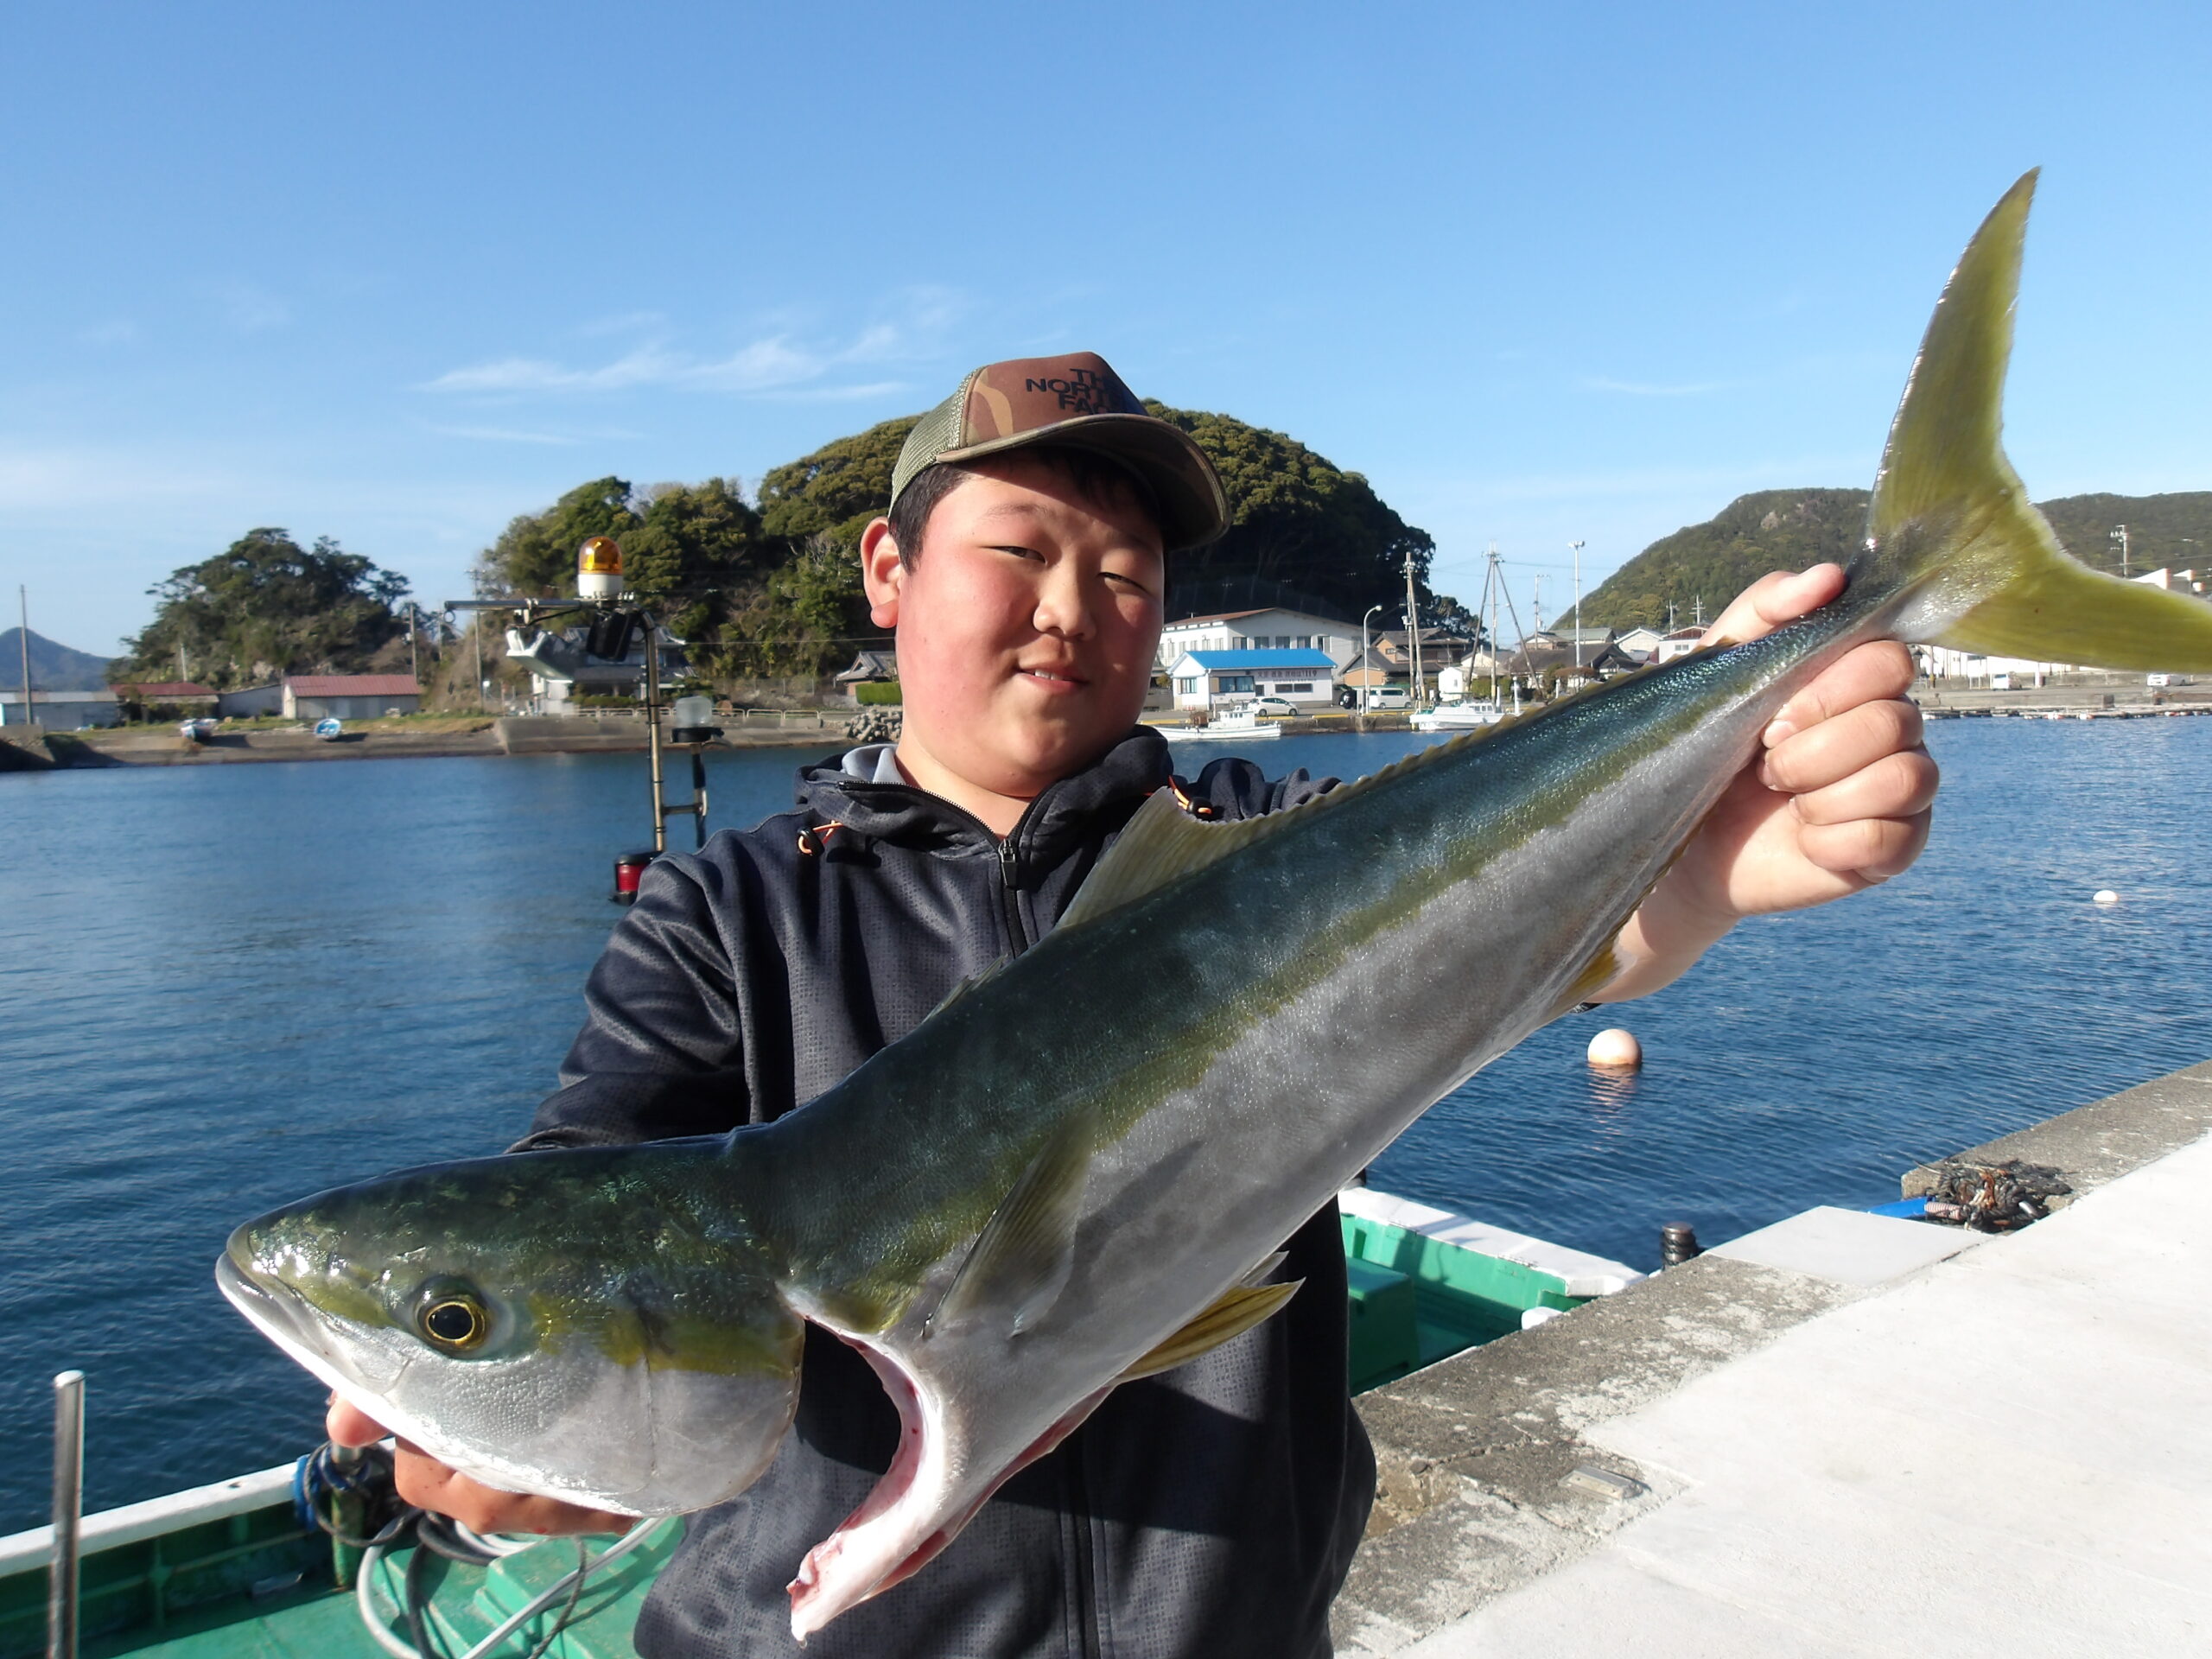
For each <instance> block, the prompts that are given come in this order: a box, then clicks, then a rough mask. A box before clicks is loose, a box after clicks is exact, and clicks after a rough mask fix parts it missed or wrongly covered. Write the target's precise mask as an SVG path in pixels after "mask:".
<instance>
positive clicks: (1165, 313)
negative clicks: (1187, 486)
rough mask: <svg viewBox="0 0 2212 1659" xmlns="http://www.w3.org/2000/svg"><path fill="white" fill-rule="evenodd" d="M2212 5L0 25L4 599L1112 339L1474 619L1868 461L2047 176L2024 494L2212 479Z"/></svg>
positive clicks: (99, 581)
mask: <svg viewBox="0 0 2212 1659" xmlns="http://www.w3.org/2000/svg"><path fill="white" fill-rule="evenodd" d="M2208 18H2212V13H2208V12H2207V11H2206V10H2205V9H2204V8H2202V6H2184V5H2178V4H2177V5H2128V4H2105V5H2100V6H2096V7H2094V8H2093V7H2089V6H2086V5H2084V6H2040V5H2036V4H2032V3H2014V4H2007V5H1982V4H1954V5H1947V4H1940V3H1929V0H1922V3H1918V4H1913V5H1895V6H1891V5H1883V4H1865V3H1861V4H1853V5H1821V4H1799V5H1792V6H1786V7H1785V6H1776V5H1773V4H1771V3H1765V4H1757V5H1751V4H1745V5H1725V4H1699V3H1676V4H1669V5H1665V6H1652V5H1627V4H1607V3H1586V4H1583V5H1580V6H1576V7H1564V6H1549V7H1538V6H1529V5H1512V6H1507V5H1491V4H1461V5H1455V6H1437V7H1428V6H1409V5H1408V6H1398V5H1387V4H1379V5H1369V6H1363V7H1357V8H1354V7H1328V8H1320V7H1303V6H1299V5H1295V4H1288V3H1276V4H1268V5H1226V4H1221V5H1210V4H1203V3H1195V4H1193V3H1185V4H1180V5H1154V4H1148V3H1119V4H1116V5H1114V6H1111V7H1105V6H1096V7H1077V6H1051V7H1046V6H1035V5H1033V6H1027V7H1016V6H961V5H944V4H939V5H936V6H932V7H927V8H923V7H915V6H911V5H908V6H896V7H893V6H880V7H879V6H855V5H838V4H833V3H814V4H809V5H804V6H800V5H784V6H779V7H775V8H766V7H752V6H745V5H739V4H721V5H664V6H651V5H638V4H633V5H629V6H624V7H614V6H584V5H563V4H558V3H537V4H533V5H529V6H522V5H499V4H471V5H467V6H452V5H441V6H430V5H410V4H403V3H386V4H385V5H382V6H379V7H375V8H356V9H340V8H334V7H321V8H306V7H299V6H276V5H270V6H259V7H257V6H248V5H236V4H232V5H226V4H220V3H207V4H200V5H194V6H190V7H182V6H175V5H167V4H161V5H114V4H102V3H96V0H74V3H71V4H68V5H67V6H62V5H54V4H44V3H33V4H18V5H16V6H15V7H12V8H10V45H11V47H12V48H13V50H12V53H11V56H12V58H13V60H14V61H15V62H16V65H17V72H16V74H14V75H13V76H11V77H10V96H9V98H8V99H6V100H4V101H0V156H4V157H5V158H6V159H5V160H4V161H0V178H4V180H5V184H6V190H5V195H4V200H6V202H7V204H8V207H9V210H10V211H9V213H8V224H9V226H10V229H11V231H12V232H13V234H12V235H11V236H10V251H9V257H7V259H6V260H5V262H4V264H0V293H4V301H5V302H4V307H0V316H4V318H5V319H6V325H7V333H8V344H9V349H8V350H7V351H6V352H5V353H4V354H0V528H3V529H4V534H0V583H4V584H5V588H6V591H5V597H6V599H7V600H8V601H9V604H8V606H7V607H6V608H7V611H8V614H7V616H6V617H5V618H4V619H0V624H3V623H4V622H11V621H12V620H14V618H13V608H14V607H13V601H14V598H15V594H14V591H13V590H14V588H15V585H16V583H18V582H23V583H27V584H29V588H30V591H31V607H32V616H31V620H32V626H34V627H35V628H36V629H37V630H38V631H39V632H42V633H45V634H48V635H49V636H51V637H54V638H56V639H61V640H63V641H64V642H66V643H67V644H70V645H76V646H78V647H79V648H80V649H85V650H91V651H97V652H109V651H111V650H113V649H115V648H116V645H117V644H118V639H120V637H121V636H122V635H124V634H125V633H127V632H131V631H133V630H135V629H136V628H137V627H138V626H142V625H143V623H144V622H145V620H147V619H148V617H149V615H150V610H151V601H149V600H148V599H147V598H146V597H145V593H144V590H145V589H146V588H147V587H148V586H149V585H150V584H151V583H153V582H156V581H158V580H159V579H160V578H161V577H162V576H163V575H166V574H167V573H168V571H169V570H171V569H174V568H175V567H177V566H179V565H182V564H186V563H191V562H194V561H196V560H198V559H200V558H202V557H205V556H207V555H208V554H211V553H213V552H216V551H219V550H220V549H221V548H222V547H223V546H224V545H226V543H228V542H229V541H231V540H232V538H234V537H237V536H238V535H239V534H240V533H242V532H243V531H245V530H247V529H248V528H250V527H252V526H254V525H258V524H279V525H283V526H286V527H288V528H289V529H290V530H291V531H293V532H294V533H295V534H296V535H298V536H300V537H302V538H306V537H313V536H315V535H324V534H327V535H332V536H335V537H338V538H339V539H340V541H341V542H343V543H345V545H346V546H347V547H348V548H349V549H352V550H355V551H359V552H362V553H365V554H367V555H369V556H371V557H372V558H374V559H376V560H377V561H378V563H381V564H384V565H385V566H387V567H389V568H391V569H397V570H400V571H403V572H404V573H405V574H406V575H408V576H409V577H410V579H411V580H412V581H413V582H414V585H415V589H416V594H418V595H419V596H421V597H422V598H423V599H425V600H426V601H431V602H435V601H438V600H441V599H443V598H448V597H457V596H461V595H462V594H465V593H466V592H467V577H466V573H467V567H468V565H469V563H470V561H471V559H472V558H473V557H474V555H475V553H476V552H477V550H479V549H480V548H481V547H483V546H484V545H485V544H486V543H487V542H488V541H489V540H491V539H492V537H494V536H496V535H497V533H498V532H499V529H500V527H501V526H502V525H503V524H505V522H506V520H507V519H508V518H511V517H512V515H514V514H516V513H518V512H529V511H533V510H536V509H537V508H539V507H542V506H543V505H546V504H548V503H549V502H550V501H551V500H552V499H554V497H555V496H556V495H557V494H559V493H561V492H562V491H563V490H564V489H566V488H568V487H569V486H572V485H574V484H575V483H577V482H580V481H582V480H585V479H588V478H592V477H595V476H598V475H601V474H606V473H609V472H612V473H617V474H621V475H622V476H624V477H626V478H629V479H631V480H633V481H635V482H638V483H650V482H657V481H661V480H695V479H698V478H702V477H705V476H707V475H709V474H736V475H738V476H739V477H741V478H743V479H745V480H747V481H748V482H749V481H751V480H755V479H757V478H758V477H759V475H760V473H761V472H762V471H764V470H765V469H766V468H767V467H771V466H773V465H775V464H777V463H778V462H780V461H786V460H789V459H791V458H793V457H795V456H797V455H798V454H803V453H804V452H805V451H806V450H808V449H809V448H812V447H814V446H815V445H817V444H818V443H820V442H823V441H825V440H827V439H829V438H832V437H835V436H836V435H840V434H842V433H845V432H849V431H852V430H855V429H858V428H860V427H861V426H863V425H866V424H868V423H871V422H874V421H876V420H880V419H882V418H884V417H886V416H892V415H896V414H901V413H906V412H909V411H912V410H918V409H920V408H923V407H925V406H926V405H927V404H931V403H933V402H935V401H936V400H937V399H938V397H942V396H943V395H944V392H946V391H949V390H950V386H951V385H952V383H953V382H954V381H955V380H956V379H957V377H958V376H959V375H960V374H961V373H962V372H964V371H965V370H966V369H968V368H969V367H970V366H972V365H975V364H976V363H978V362H981V361H984V360H986V359H991V358H996V357H1007V356H1018V355H1029V354H1033V353H1045V352H1052V351H1058V350H1073V349H1079V348H1088V349H1093V350H1096V351H1100V352H1103V353H1105V354H1106V356H1107V357H1108V358H1109V359H1111V360H1112V361H1113V362H1114V364H1115V365H1116V366H1117V367H1118V368H1119V369H1120V370H1121V371H1122V374H1123V375H1124V377H1125V378H1128V380H1129V381H1130V382H1131V383H1132V384H1133V385H1135V387H1136V388H1137V389H1138V390H1139V391H1141V392H1143V393H1145V394H1146V395H1148V396H1154V397H1162V398H1165V399H1166V400H1167V401H1169V402H1170V403H1174V404H1183V405H1185V406H1190V407H1197V408H1205V409H1217V410H1225V411H1227V412H1229V413H1231V414H1234V415H1236V416H1241V417H1242V418H1244V419H1246V420H1249V421H1253V422H1256V423H1260V424H1262V425H1266V426H1270V427H1274V428H1278V429H1282V430H1285V431H1287V432H1290V433H1292V434H1294V435H1296V436H1297V437H1299V438H1300V439H1302V440H1304V441H1305V442H1307V443H1309V444H1311V445H1312V446H1313V448H1316V449H1317V450H1319V452H1320V453H1322V454H1325V455H1327V456H1329V457H1330V458H1331V459H1332V460H1333V461H1336V462H1337V463H1338V464H1339V465H1341V466H1344V467H1353V468H1357V469H1358V470H1360V471H1363V472H1364V473H1366V474H1368V475H1369V477H1370V479H1372V480H1374V482H1375V484H1376V487H1377V488H1378V489H1379V490H1380V491H1381V492H1382V493H1383V497H1384V498H1385V499H1387V500H1389V502H1390V503H1391V504H1392V505H1394V506H1395V507H1396V508H1397V509H1398V510H1399V511H1400V512H1402V513H1403V514H1404V515H1405V517H1406V518H1408V519H1409V520H1410V521H1412V522H1413V523H1414V524H1421V525H1422V526H1424V527H1425V528H1427V529H1428V530H1429V531H1432V532H1433V534H1434V535H1435V536H1436V537H1437V540H1438V543H1439V548H1440V552H1439V557H1438V562H1437V573H1436V580H1437V582H1438V585H1439V586H1440V587H1442V588H1445V589H1446V590H1447V591H1457V592H1459V594H1461V595H1462V596H1463V597H1465V598H1467V599H1469V600H1471V599H1472V598H1473V597H1474V594H1475V593H1476V592H1477V590H1478V588H1479V587H1480V574H1479V570H1480V562H1481V559H1482V556H1483V550H1484V547H1485V546H1486V545H1487V544H1488V543H1490V542H1491V541H1493V540H1494V541H1496V542H1497V543H1498V545H1499V548H1500V550H1501V552H1502V553H1503V556H1505V557H1506V558H1507V559H1508V560H1510V561H1512V562H1513V569H1514V572H1515V586H1516V590H1517V592H1518V594H1520V595H1521V596H1522V601H1523V602H1524V603H1525V602H1526V597H1527V595H1528V594H1529V587H1530V583H1531V580H1532V578H1534V577H1535V575H1537V574H1538V573H1539V571H1541V572H1542V573H1543V575H1544V589H1545V601H1546V608H1547V610H1548V612H1555V611H1556V609H1557V607H1558V604H1559V601H1560V597H1561V596H1562V595H1563V594H1565V591H1566V589H1567V569H1566V565H1567V543H1568V542H1569V541H1572V540H1574V539H1578V538H1579V539H1581V540H1584V541H1586V543H1587V544H1588V545H1587V549H1586V554H1585V560H1586V563H1585V567H1584V569H1585V579H1586V584H1587V583H1593V582H1595V580H1596V579H1597V578H1598V577H1599V576H1601V575H1603V574H1604V573H1605V571H1607V570H1609V569H1611V568H1612V567H1613V566H1615V565H1617V564H1618V563H1620V562H1621V561H1622V560H1624V559H1625V558H1627V557H1629V556H1632V555H1633V554H1634V553H1635V552H1637V550H1640V549H1641V548H1642V547H1643V545H1645V544H1646V543H1648V542H1649V541H1650V540H1652V539H1653V538H1654V537H1657V536H1660V535H1663V534H1665V533H1666V532H1667V531H1670V530H1673V529H1675V528H1676V527H1677V526H1679V525H1681V524H1685V523H1689V522H1694V521H1695V520H1697V519H1700V518H1705V517H1707V516H1708V515H1709V514H1711V513H1712V512H1714V511H1716V510H1717V509H1718V508H1719V507H1720V506H1721V505H1724V504H1725V503H1726V501H1727V500H1729V499H1731V498H1732V497H1733V496H1734V495H1736V494H1738V493H1741V492H1743V491H1745V490H1749V489H1757V488H1765V487H1770V486H1782V485H1793V484H1808V485H1834V484H1864V483H1866V482H1867V481H1868V480H1869V478H1870V476H1871V474H1872V468H1873V465H1874V461H1875V458H1876V455H1877V454H1878V450H1879V447H1880V442H1881V437H1882V434H1883V430H1884V428H1885V424H1886V423H1887V420H1888V417H1889V414H1890V411H1891V407H1892V406H1893V404H1894V403H1895V400H1896V397H1897V391H1898V388H1899V386H1900V385H1901V384H1902V380H1903V377H1904V371H1905V367H1906V365H1907V363H1908V361H1909V360H1910V354H1911V351H1912V347H1913V346H1914V344H1915V342H1916V340H1917V338H1918V335H1919V332H1920V329H1921V327H1922V326H1923V323H1924V322H1925V321H1926V317H1927V314H1928V310H1929V306H1930V305H1931V304H1932V302H1933V301H1934V299H1935V296H1936V292H1937V289H1939V287H1940V285H1941V283H1942V278H1943V276H1944V274H1945V272H1946V271H1947V270H1948V268H1949V265H1950V263H1951V261H1952V260H1953V258H1954V257H1955V256H1956V254H1957V252H1958V250H1959V248H1960V247H1961V245H1963V243H1964V241H1965V239H1966V238H1967V235H1968V233H1969V232H1971V231H1972V230H1973V228H1974V225H1975V223H1976V222H1977V221H1978V220H1979V219H1980V216H1981V214H1982V213H1984V212H1985V211H1986V209H1987V208H1988V207H1989V206H1990V204H1991V203H1992V202H1993V201H1994V200H1996V198H1997V196H1998V195H1999V193H2000V192H2001V191H2002V190H2003V189H2004V188H2005V186H2006V185H2007V184H2009V183H2010V182H2011V181H2012V179H2013V178H2014V177H2016V176H2017V175H2018V174H2019V173H2020V172H2022V171H2023V170H2024V169H2025V168H2028V167H2030V166H2031V165H2037V164H2041V165H2042V166H2043V167H2044V169H2045V171H2044V186H2043V192H2042V197H2041V200H2040V204H2039V206H2038V208H2037V217H2036V220H2035V224H2034V227H2033V229H2032V231H2031V238H2030V246H2029V263H2028V270H2027V278H2026V283H2025V287H2024V298H2023V307H2022V319H2021V327H2020V338H2019V349H2018V356H2017V359H2016V365H2015V372H2014V377H2013V385H2012V397H2011V402H2010V425H2009V442H2010V445H2011V448H2012V454H2013V457H2014V459H2015V461H2016V462H2017V463H2018V466H2019V467H2020V470H2021V472H2022V473H2023V474H2024V476H2025V478H2026V479H2027V480H2028V483H2029V486H2030V487H2031V490H2032V491H2033V492H2034V493H2036V494H2037V496H2038V497H2044V496H2050V495H2055V494H2062V493H2072V492H2075V491H2081V490H2088V489H2113V490H2120V491H2126V492H2149V491H2158V490H2173V489H2191V488H2203V487H2212V442H2208V440H2212V328H2208V323H2207V307H2206V302H2205V297H2204V296H2205V294H2206V292H2207V285H2208V277H2212V234H2209V233H2208V232H2212V190H2208V164H2209V163H2212V144H2208V142H2207V141H2208V137H2212V134H2209V133H2208V125H2212V115H2209V114H2208V108H2212V105H2208V100H2207V98H2206V96H2205V88H2206V86H2207V71H2208V68H2212V59H2208V51H2207V48H2208V46H2212V22H2208Z"/></svg>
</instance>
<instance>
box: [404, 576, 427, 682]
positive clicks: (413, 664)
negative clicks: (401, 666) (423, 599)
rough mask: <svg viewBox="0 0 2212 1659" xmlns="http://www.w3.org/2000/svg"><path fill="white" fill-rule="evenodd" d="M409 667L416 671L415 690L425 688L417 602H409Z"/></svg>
mask: <svg viewBox="0 0 2212 1659" xmlns="http://www.w3.org/2000/svg"><path fill="white" fill-rule="evenodd" d="M407 666H408V667H409V668H410V669H411V670H413V671H414V674H415V689H416V690H418V691H419V690H422V687H423V652H422V649H421V647H420V646H418V645H416V640H415V601H413V600H411V599H410V600H409V601H407Z"/></svg>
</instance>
